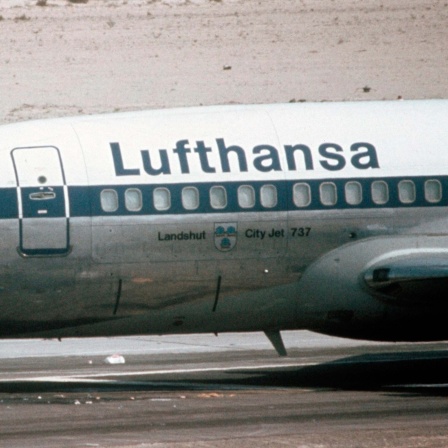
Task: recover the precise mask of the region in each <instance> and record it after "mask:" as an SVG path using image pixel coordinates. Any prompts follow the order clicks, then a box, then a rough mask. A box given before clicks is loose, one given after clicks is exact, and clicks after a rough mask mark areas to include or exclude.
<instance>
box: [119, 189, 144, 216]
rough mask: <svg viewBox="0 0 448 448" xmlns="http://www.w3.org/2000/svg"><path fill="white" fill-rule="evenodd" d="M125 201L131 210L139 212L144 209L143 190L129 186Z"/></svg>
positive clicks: (125, 193)
mask: <svg viewBox="0 0 448 448" xmlns="http://www.w3.org/2000/svg"><path fill="white" fill-rule="evenodd" d="M124 203H125V206H126V209H127V210H129V211H130V212H138V211H139V210H141V209H142V206H143V201H142V192H141V191H140V190H139V189H138V188H128V189H127V190H126V191H125V192H124Z"/></svg>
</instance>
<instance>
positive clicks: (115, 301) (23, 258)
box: [0, 101, 448, 340]
mask: <svg viewBox="0 0 448 448" xmlns="http://www.w3.org/2000/svg"><path fill="white" fill-rule="evenodd" d="M447 123H448V102H447V101H409V102H372V103H345V104H336V103H335V104H329V103H322V104H288V105H270V106H227V107H213V108H205V107H204V108H196V109H178V110H170V111H168V110H166V111H148V112H135V113H126V114H112V115H104V116H86V117H77V118H67V119H54V120H42V121H34V122H28V123H20V124H12V125H6V126H2V127H1V128H0V170H1V174H0V182H1V185H0V204H1V208H0V229H1V235H2V236H1V245H0V255H1V258H0V260H1V261H0V263H1V264H0V336H1V337H65V336H100V335H126V334H166V333H189V332H190V333H191V332H216V333H217V332H223V331H257V330H263V331H280V330H285V329H301V328H309V329H312V330H316V331H322V332H326V333H330V334H338V335H345V336H351V337H366V338H372V339H384V340H395V339H405V340H419V339H421V340H424V339H444V338H447V337H448V326H446V325H445V314H444V313H446V311H447V305H446V301H445V300H444V298H443V297H441V295H440V294H439V290H443V288H442V287H440V288H439V289H438V290H437V291H432V296H431V298H430V299H429V300H425V293H424V292H422V293H419V294H417V293H415V294H414V293H401V290H403V284H404V283H403V282H401V283H400V282H399V283H400V284H399V287H400V288H401V290H400V292H399V293H398V292H397V287H395V289H393V288H392V287H391V288H389V290H387V291H386V290H385V289H384V288H383V289H381V287H382V286H384V285H385V283H384V282H391V283H392V286H394V285H395V286H396V284H395V283H394V281H395V280H394V281H392V280H391V278H389V277H387V276H389V274H390V272H395V271H396V270H397V269H398V268H397V267H396V264H397V262H398V267H399V268H400V269H401V267H402V266H403V263H404V264H406V263H408V262H410V263H411V265H412V269H410V270H409V269H408V271H409V272H411V271H412V272H411V273H410V274H409V275H405V279H404V280H405V285H409V284H410V283H409V282H410V281H415V282H420V283H419V284H421V280H423V281H424V282H427V281H428V275H429V274H428V272H427V270H425V269H424V266H426V265H427V263H426V261H425V260H429V259H431V260H432V259H434V257H435V259H436V260H440V262H438V263H437V268H438V269H439V271H440V269H442V268H443V266H445V254H448V239H447V237H448V230H447V226H448V219H447V214H448V168H447V167H448V151H447V148H448V132H447ZM383 260H386V261H387V263H386V262H385V261H383ZM402 260H404V261H403V262H402ZM409 260H410V261H409ZM378 263H379V264H378ZM381 263H382V264H381ZM384 263H386V264H387V266H386V264H384ZM394 263H395V264H394ZM377 265H378V266H379V267H377V268H376V266H377ZM372 266H373V267H372ZM422 266H423V268H422ZM417 268H419V269H420V270H421V269H423V270H424V275H423V274H421V275H420V274H419V276H418V278H417V274H416V269H417ZM369 269H370V270H371V271H372V272H373V273H372V274H371V276H372V279H373V280H372V279H370V277H369V275H370V273H371V272H370V271H369ZM394 269H395V271H394ZM439 271H437V272H439ZM397 272H398V271H397ZM400 272H401V271H400ZM419 272H420V271H419ZM381 275H384V276H386V277H387V278H386V277H385V278H384V279H383V278H381ZM369 279H370V280H369ZM444 279H445V277H444V276H443V275H442V274H440V275H438V280H437V281H442V282H443V281H444ZM375 282H376V283H375ZM425 284H427V283H425ZM413 288H414V287H413ZM404 289H406V288H404ZM413 291H415V288H414V289H413ZM436 292H437V294H436ZM442 295H443V294H442Z"/></svg>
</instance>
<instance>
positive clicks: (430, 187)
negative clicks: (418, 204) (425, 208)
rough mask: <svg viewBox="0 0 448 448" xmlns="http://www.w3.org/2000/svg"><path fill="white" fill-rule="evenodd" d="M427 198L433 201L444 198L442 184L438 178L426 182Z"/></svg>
mask: <svg viewBox="0 0 448 448" xmlns="http://www.w3.org/2000/svg"><path fill="white" fill-rule="evenodd" d="M425 199H426V200H427V201H428V202H432V203H436V202H440V201H441V200H442V184H441V183H440V182H439V181H438V180H435V179H434V180H427V181H426V182H425Z"/></svg>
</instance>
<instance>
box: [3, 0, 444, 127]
mask: <svg viewBox="0 0 448 448" xmlns="http://www.w3.org/2000/svg"><path fill="white" fill-rule="evenodd" d="M73 1H74V0H72V1H69V0H47V1H42V0H41V1H40V2H39V1H38V0H2V1H1V3H0V36H1V45H0V63H1V69H0V92H1V96H0V98H1V101H0V123H8V122H15V121H20V120H28V119H33V118H46V117H55V116H64V115H78V114H91V113H99V112H114V111H124V110H139V109H154V108H166V107H178V106H197V105H210V104H230V103H280V102H289V101H348V100H383V99H386V100H395V99H398V98H404V99H414V98H447V97H448V26H447V24H448V2H447V1H446V0H442V1H437V0H389V1H383V0H338V1H335V0H319V1H314V0H271V1H261V0H145V1H144V0H88V1H87V2H86V3H73ZM78 1H79V0H78Z"/></svg>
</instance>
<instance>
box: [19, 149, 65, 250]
mask: <svg viewBox="0 0 448 448" xmlns="http://www.w3.org/2000/svg"><path fill="white" fill-rule="evenodd" d="M11 154H12V159H13V163H14V169H15V174H16V180H17V198H18V208H19V210H18V216H19V241H20V247H19V251H20V252H21V254H22V255H24V256H56V255H66V254H67V253H68V252H69V247H70V235H69V203H68V191H67V185H66V182H65V175H64V169H63V166H62V160H61V156H60V154H59V150H58V149H57V148H55V147H53V146H46V147H34V148H16V149H13V151H12V153H11Z"/></svg>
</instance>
